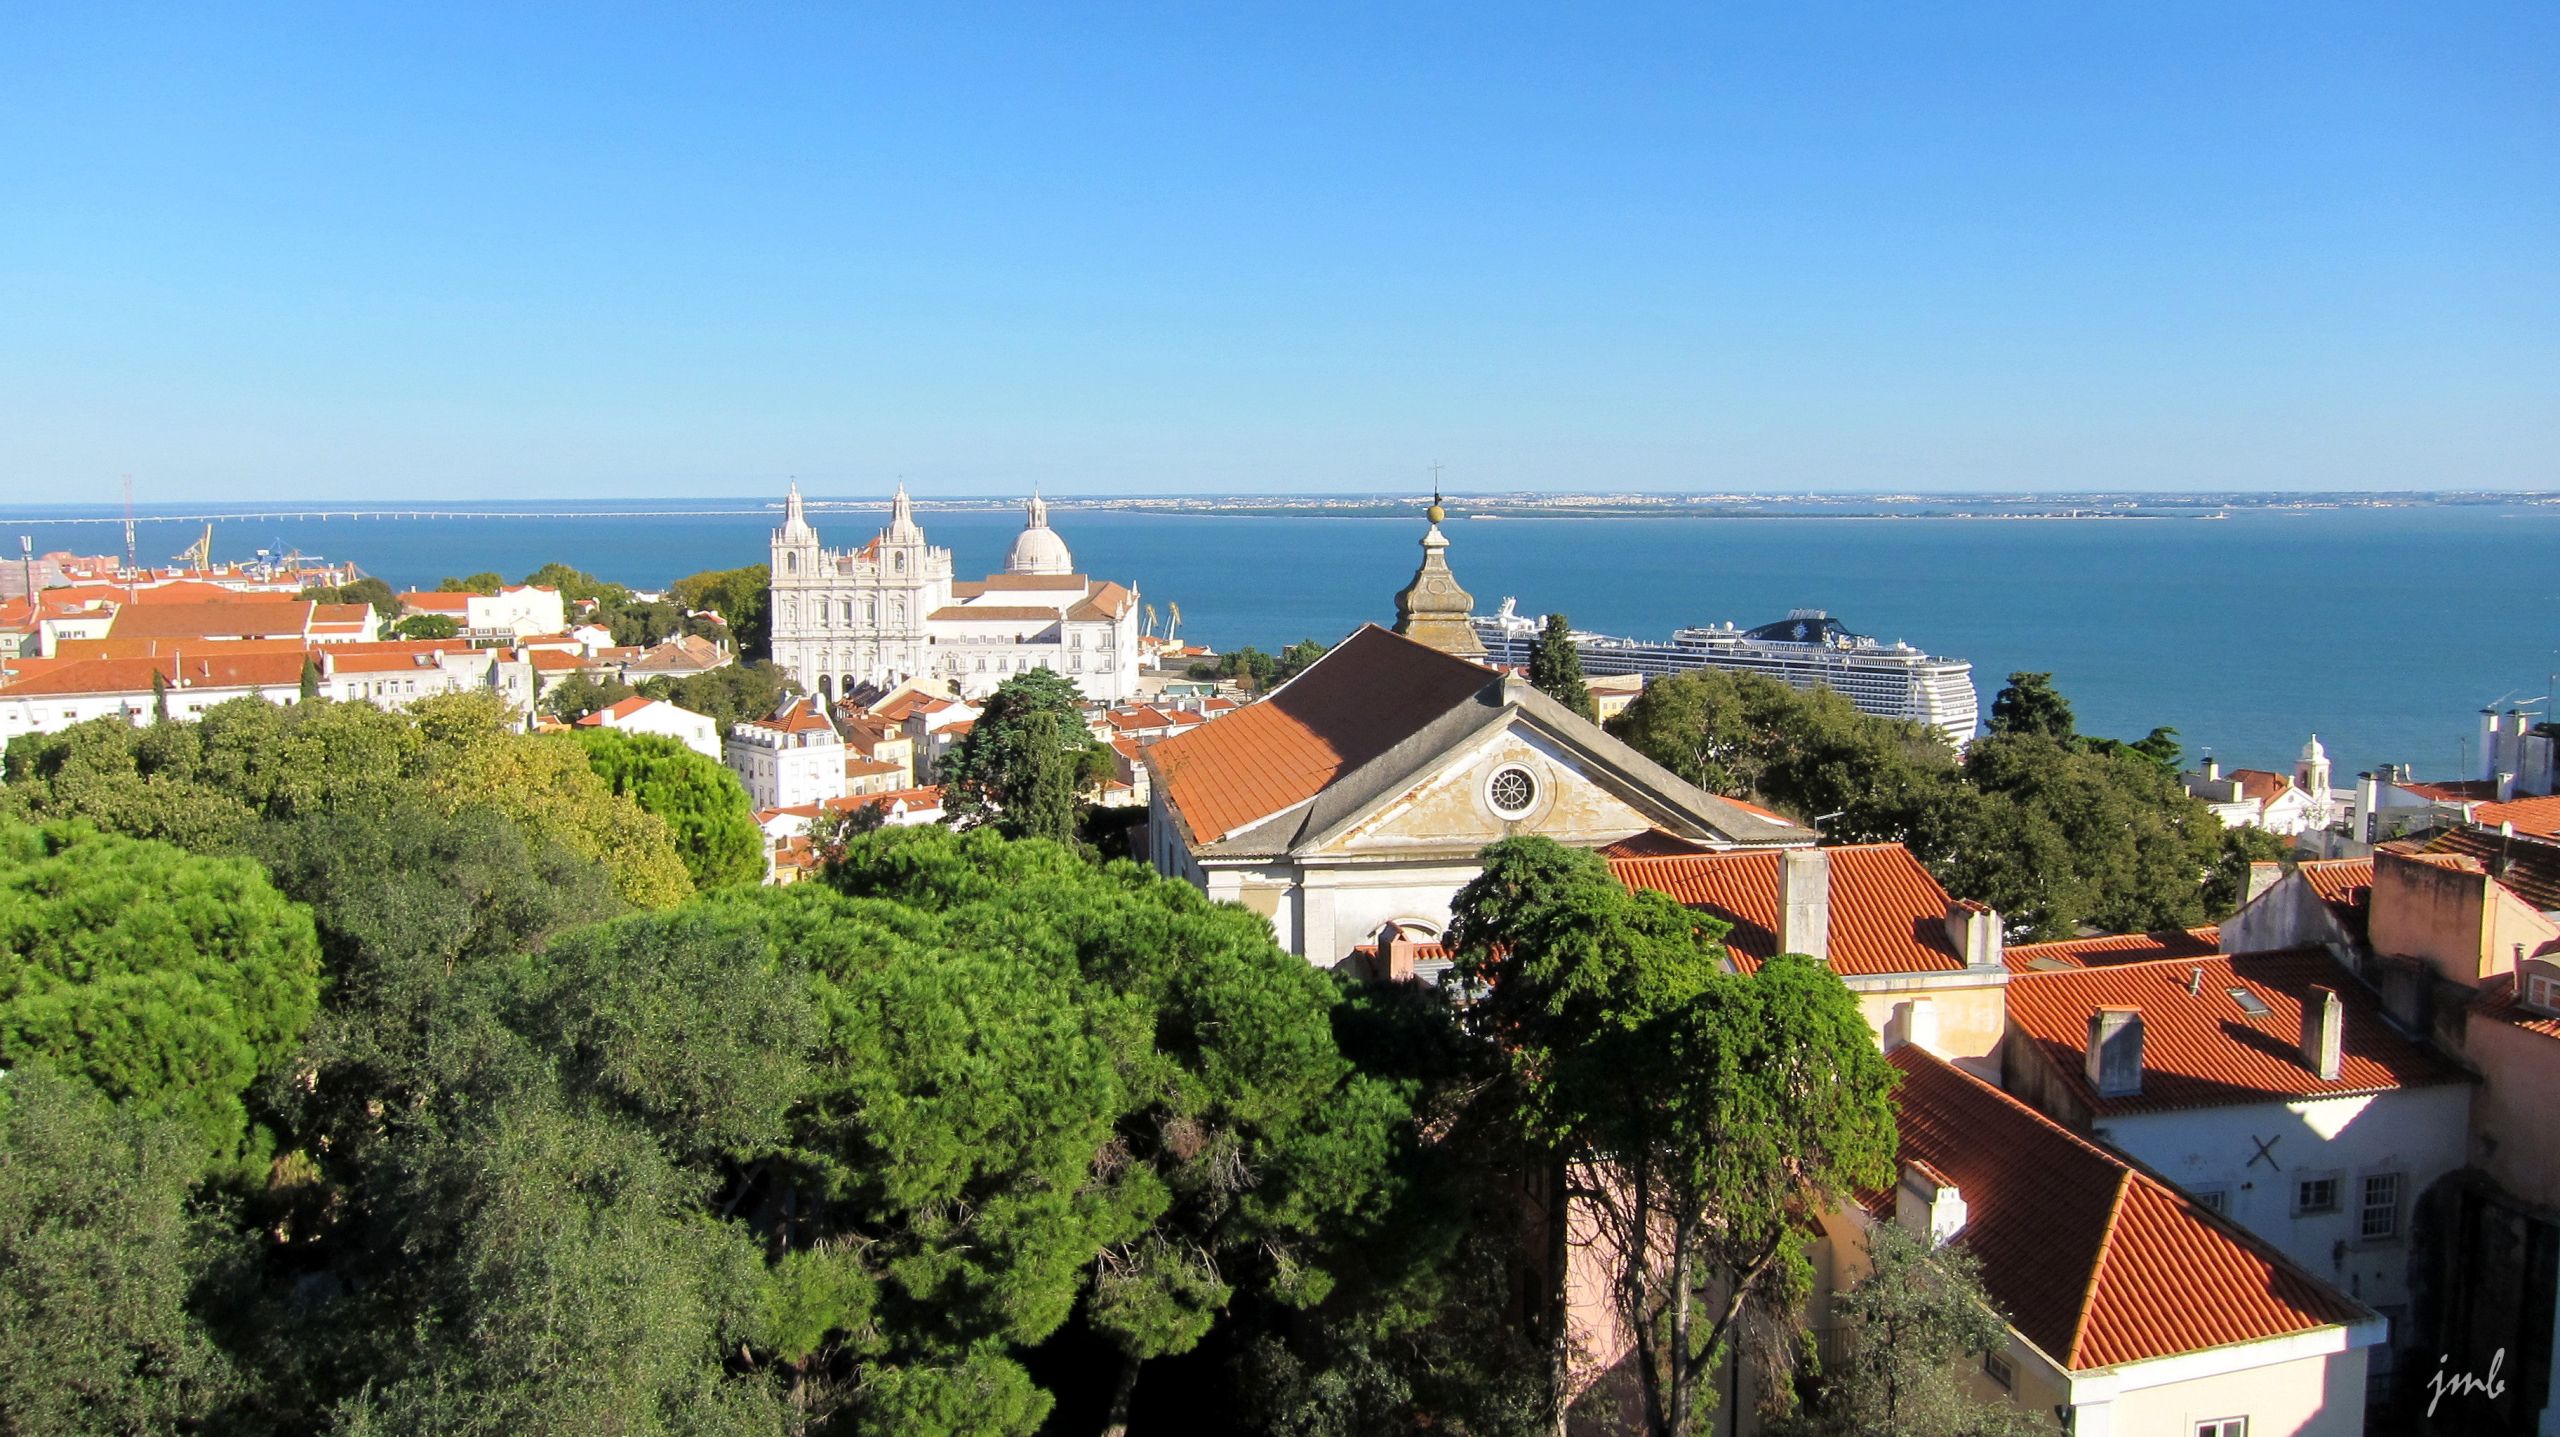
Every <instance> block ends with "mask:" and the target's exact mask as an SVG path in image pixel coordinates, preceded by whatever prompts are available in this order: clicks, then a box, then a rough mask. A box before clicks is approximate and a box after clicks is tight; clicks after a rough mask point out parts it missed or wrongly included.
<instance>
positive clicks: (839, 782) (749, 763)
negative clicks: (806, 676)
mask: <svg viewBox="0 0 2560 1437" xmlns="http://www.w3.org/2000/svg"><path fill="white" fill-rule="evenodd" d="M724 759H725V761H726V762H727V763H728V765H729V768H730V771H731V772H733V773H735V774H737V775H738V779H739V781H740V782H742V783H744V784H745V785H746V786H747V797H748V798H749V799H750V800H751V801H753V803H754V804H755V806H756V807H757V808H793V807H797V806H798V805H801V804H808V803H824V802H826V801H827V800H828V799H831V798H842V797H844V796H845V775H844V763H845V747H844V739H843V737H842V736H840V735H839V734H837V732H836V729H835V725H834V724H831V723H829V722H827V717H826V712H825V710H824V709H822V708H821V707H820V706H819V705H818V702H817V701H816V700H815V699H811V698H806V697H803V698H795V699H793V700H791V701H790V702H789V703H786V704H784V705H783V707H782V712H780V713H778V714H775V715H774V716H773V717H771V718H768V719H750V720H748V721H747V722H745V723H741V724H734V725H732V726H731V727H730V729H729V740H728V743H727V745H726V752H725V754H724Z"/></svg>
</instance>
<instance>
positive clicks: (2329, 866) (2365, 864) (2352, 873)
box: [2295, 858, 2373, 942]
mask: <svg viewBox="0 0 2560 1437" xmlns="http://www.w3.org/2000/svg"><path fill="white" fill-rule="evenodd" d="M2295 871H2296V872H2298V873H2300V874H2301V875H2302V881H2303V882H2305V883H2308V884H2310V885H2311V891H2312V892H2313V893H2316V894H2318V895H2319V896H2320V901H2321V902H2323V903H2326V904H2328V905H2329V911H2330V912H2332V913H2334V914H2336V915H2337V917H2338V922H2339V924H2340V925H2341V926H2343V927H2344V928H2345V929H2346V930H2347V932H2348V933H2349V934H2350V935H2352V936H2353V937H2354V938H2355V939H2356V940H2357V941H2358V942H2362V941H2363V939H2364V935H2365V920H2366V918H2367V917H2368V916H2369V910H2370V909H2371V907H2372V904H2373V860H2372V859H2370V858H2317V859H2313V860H2312V861H2310V862H2308V863H2305V864H2303V865H2302V866H2301V867H2300V868H2298V869H2296V870H2295Z"/></svg>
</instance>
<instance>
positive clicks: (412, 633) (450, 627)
mask: <svg viewBox="0 0 2560 1437" xmlns="http://www.w3.org/2000/svg"><path fill="white" fill-rule="evenodd" d="M461 632H462V626H461V625H460V624H457V623H455V622H454V621H453V616H452V615H451V614H411V615H409V616H407V617H406V618H403V619H401V620H400V621H399V622H397V623H395V624H393V625H392V626H391V636H392V637H393V638H395V639H450V638H453V637H456V636H457V635H459V634H460V633H461Z"/></svg>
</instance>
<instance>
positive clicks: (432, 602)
mask: <svg viewBox="0 0 2560 1437" xmlns="http://www.w3.org/2000/svg"><path fill="white" fill-rule="evenodd" d="M397 597H398V598H399V600H400V607H401V608H403V609H406V610H407V611H409V612H410V613H413V614H444V615H447V616H452V615H456V614H464V613H469V612H470V610H471V601H472V600H473V599H475V598H479V597H481V596H480V595H476V594H441V593H426V592H423V591H420V590H414V589H413V590H411V591H410V592H408V593H405V594H401V595H398V596H397Z"/></svg>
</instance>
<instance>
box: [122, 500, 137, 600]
mask: <svg viewBox="0 0 2560 1437" xmlns="http://www.w3.org/2000/svg"><path fill="white" fill-rule="evenodd" d="M134 563H135V559H134V552H133V476H132V475H130V474H127V475H126V476H124V567H125V571H126V573H127V574H130V573H131V572H132V570H133V566H134ZM128 582H130V580H128Z"/></svg>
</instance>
